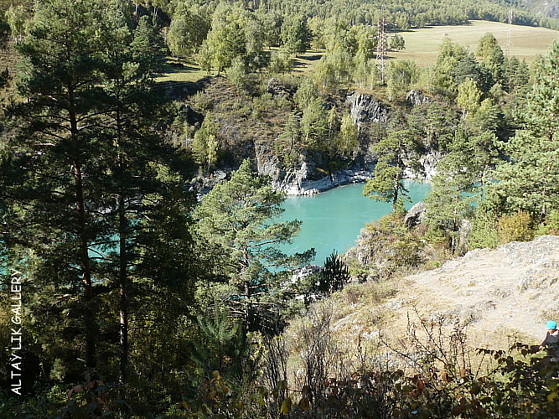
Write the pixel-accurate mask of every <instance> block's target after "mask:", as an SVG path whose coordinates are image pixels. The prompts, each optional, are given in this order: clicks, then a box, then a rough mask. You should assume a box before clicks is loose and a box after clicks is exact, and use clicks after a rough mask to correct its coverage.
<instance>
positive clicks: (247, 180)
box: [194, 160, 313, 330]
mask: <svg viewBox="0 0 559 419" xmlns="http://www.w3.org/2000/svg"><path fill="white" fill-rule="evenodd" d="M283 199H284V195H283V194H282V193H280V192H276V191H273V190H272V188H271V186H270V185H269V184H268V181H267V179H265V178H261V177H258V176H254V174H253V173H252V170H251V165H250V161H248V160H245V161H244V162H243V164H242V165H241V166H240V167H239V169H238V170H237V171H236V172H234V173H233V174H232V176H231V179H230V180H228V181H226V182H224V183H222V184H220V185H217V186H216V187H214V189H212V191H211V192H210V193H208V194H207V195H206V196H205V197H204V199H203V200H202V203H201V204H200V205H199V206H198V207H197V208H196V209H195V211H194V217H195V219H196V221H197V223H196V235H197V237H198V238H199V240H200V244H201V248H202V249H203V251H204V253H205V254H207V255H208V256H209V255H211V257H212V262H213V273H214V275H215V276H216V277H217V278H220V279H222V280H224V281H227V282H229V284H231V285H232V286H233V287H234V288H235V293H234V294H233V295H230V296H229V297H228V299H227V301H226V302H227V304H228V305H230V306H231V310H232V311H233V312H235V313H239V315H240V316H241V317H242V319H243V322H244V323H243V324H244V325H245V327H247V329H249V330H254V329H262V328H266V327H270V328H272V329H273V328H274V327H277V326H278V323H277V320H278V319H277V318H275V316H276V314H275V313H277V308H278V305H281V293H278V292H276V293H275V294H276V295H275V297H274V293H272V291H271V290H272V288H273V287H274V283H273V280H274V278H276V277H278V276H281V273H282V272H284V273H285V271H284V270H285V269H287V268H290V267H295V266H297V265H298V264H300V263H303V262H305V261H307V260H309V258H310V257H312V254H313V251H312V250H311V251H308V252H305V253H302V254H296V255H294V256H287V255H285V254H284V253H283V252H281V251H280V250H279V249H278V247H277V245H278V244H281V243H287V242H289V241H290V240H291V238H292V237H293V236H294V235H295V234H297V232H298V230H299V226H300V222H299V221H289V222H272V221H271V220H272V219H273V218H275V217H277V216H278V215H279V214H281V212H282V209H281V208H280V204H281V202H282V201H283ZM272 269H273V270H275V272H274V271H272Z"/></svg>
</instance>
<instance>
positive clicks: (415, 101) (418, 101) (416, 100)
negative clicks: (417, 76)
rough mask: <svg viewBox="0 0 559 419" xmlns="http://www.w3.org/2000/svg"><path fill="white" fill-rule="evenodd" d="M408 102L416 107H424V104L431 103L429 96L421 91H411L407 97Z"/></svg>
mask: <svg viewBox="0 0 559 419" xmlns="http://www.w3.org/2000/svg"><path fill="white" fill-rule="evenodd" d="M406 101H407V102H408V103H410V104H412V105H414V106H416V105H422V104H424V103H429V102H431V99H429V98H428V97H427V96H425V95H424V94H423V92H421V91H419V90H410V91H409V92H408V93H407V95H406Z"/></svg>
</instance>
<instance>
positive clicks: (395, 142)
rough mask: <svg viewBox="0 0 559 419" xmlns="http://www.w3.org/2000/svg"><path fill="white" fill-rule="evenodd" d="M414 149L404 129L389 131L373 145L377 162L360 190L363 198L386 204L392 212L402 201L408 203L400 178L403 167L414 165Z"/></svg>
mask: <svg viewBox="0 0 559 419" xmlns="http://www.w3.org/2000/svg"><path fill="white" fill-rule="evenodd" d="M416 147H417V146H416V143H415V141H414V140H413V137H412V135H411V132H410V130H408V129H403V130H398V131H392V132H390V133H389V134H388V135H387V136H386V137H385V138H383V139H381V140H380V141H379V142H378V143H377V144H375V145H374V146H373V153H375V154H376V155H377V156H378V160H377V164H376V166H375V171H374V174H373V178H372V179H369V180H368V181H367V182H366V183H365V186H364V187H363V195H365V196H368V197H369V198H371V199H375V200H377V201H384V202H390V203H391V204H392V209H393V210H396V209H397V208H398V205H399V204H400V203H402V202H403V201H404V200H409V197H408V195H407V193H408V190H407V189H406V187H405V186H404V184H403V179H404V173H405V169H406V166H407V165H410V166H413V165H414V164H413V163H414V160H416V159H415V156H416ZM406 160H407V161H406Z"/></svg>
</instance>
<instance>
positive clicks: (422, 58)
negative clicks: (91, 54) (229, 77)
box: [157, 20, 559, 82]
mask: <svg viewBox="0 0 559 419" xmlns="http://www.w3.org/2000/svg"><path fill="white" fill-rule="evenodd" d="M509 31H510V47H507V41H508V36H509ZM488 32H490V33H492V34H493V35H494V36H495V38H497V41H498V42H499V44H500V45H501V48H503V51H505V53H506V54H509V55H514V56H516V57H518V58H520V59H526V60H527V61H531V60H533V59H534V58H535V57H536V56H537V55H539V54H542V55H543V54H545V53H546V51H547V49H548V47H549V45H551V43H552V42H553V41H554V40H556V39H558V38H559V31H554V30H551V29H545V28H535V27H531V26H518V25H508V24H506V23H498V22H488V21H483V20H475V21H472V22H471V24H470V25H460V26H433V27H429V28H421V29H417V30H411V31H407V32H399V34H400V35H402V36H403V38H404V40H405V41H406V49H404V50H403V51H399V52H394V51H392V52H389V54H388V57H389V58H396V59H398V58H401V59H409V60H412V61H415V62H416V63H417V64H418V65H420V66H422V67H427V66H429V65H431V64H433V63H434V62H435V60H436V58H437V54H438V51H439V47H440V46H441V44H442V42H443V40H444V38H445V37H448V38H450V39H451V40H452V41H454V42H458V43H460V44H462V45H466V46H467V47H468V48H469V49H470V51H472V52H475V50H476V47H477V43H478V41H479V39H480V38H481V37H482V36H483V35H485V34H486V33H488ZM323 54H324V51H316V50H311V51H308V52H307V53H305V54H302V55H300V56H298V57H294V58H293V73H295V74H301V73H306V72H309V71H312V69H313V67H314V66H315V65H316V64H317V63H318V61H319V60H320V58H321V57H322V55H323ZM212 74H215V72H212ZM206 75H207V74H206V72H204V71H203V70H201V69H200V67H198V65H197V64H196V63H194V62H192V61H190V62H185V61H182V60H180V59H176V58H169V61H168V64H167V68H166V71H165V72H164V73H163V74H161V76H160V77H159V78H158V79H157V81H162V82H165V81H167V82H169V81H172V82H195V81H197V80H199V79H201V78H202V77H204V76H206Z"/></svg>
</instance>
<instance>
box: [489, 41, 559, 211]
mask: <svg viewBox="0 0 559 419" xmlns="http://www.w3.org/2000/svg"><path fill="white" fill-rule="evenodd" d="M557 68H559V43H558V42H554V43H553V44H552V46H551V47H550V49H549V52H548V54H547V56H546V58H545V60H544V61H543V62H542V63H541V65H540V68H538V71H537V72H536V73H535V74H536V83H535V85H534V86H533V87H532V89H531V91H530V92H529V93H528V95H527V99H526V104H525V105H524V106H523V108H522V109H521V110H520V114H521V119H522V129H521V130H518V131H517V133H516V135H515V136H514V137H513V138H512V139H511V140H510V142H509V143H508V145H507V146H506V150H507V151H508V153H509V155H510V161H509V162H504V163H503V164H502V165H501V166H500V167H499V168H498V169H497V172H496V174H495V177H496V178H497V180H498V182H497V183H495V184H494V185H493V187H492V188H491V190H490V192H491V195H492V199H493V200H494V201H495V202H496V205H498V211H499V212H507V213H509V212H515V211H528V212H529V213H530V214H532V216H533V217H534V218H535V220H536V221H538V220H541V219H542V218H545V216H546V215H547V214H549V213H550V211H552V210H553V209H556V208H557V207H558V206H559V178H558V176H559V175H558V174H559V154H558V153H559V134H558V132H559V123H558V121H557V117H556V115H557V114H558V112H559V95H558V93H557V92H558V91H559V80H558V78H557Z"/></svg>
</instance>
